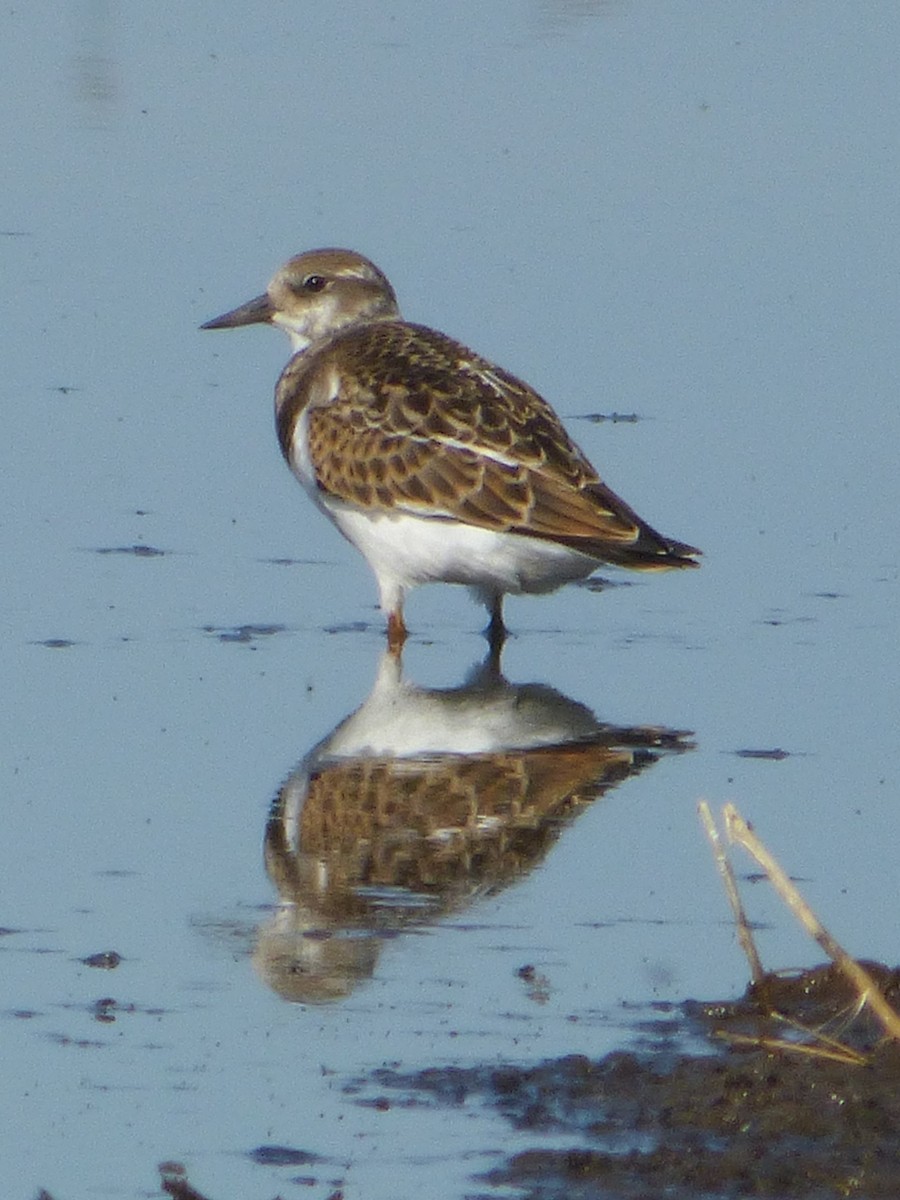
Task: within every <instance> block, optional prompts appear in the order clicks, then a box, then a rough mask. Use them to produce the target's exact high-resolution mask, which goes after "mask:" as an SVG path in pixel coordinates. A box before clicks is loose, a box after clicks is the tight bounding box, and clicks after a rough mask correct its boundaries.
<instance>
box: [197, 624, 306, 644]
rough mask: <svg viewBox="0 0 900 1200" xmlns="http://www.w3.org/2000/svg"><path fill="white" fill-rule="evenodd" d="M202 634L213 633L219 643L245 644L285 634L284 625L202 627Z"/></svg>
mask: <svg viewBox="0 0 900 1200" xmlns="http://www.w3.org/2000/svg"><path fill="white" fill-rule="evenodd" d="M202 629H203V632H204V633H213V634H215V635H216V637H217V638H218V639H219V641H220V642H240V643H242V644H246V643H248V642H254V641H256V639H257V638H264V637H273V636H274V635H275V634H276V633H286V632H287V626H286V625H234V626H232V627H231V628H230V629H228V628H222V627H221V626H218V625H204V626H202Z"/></svg>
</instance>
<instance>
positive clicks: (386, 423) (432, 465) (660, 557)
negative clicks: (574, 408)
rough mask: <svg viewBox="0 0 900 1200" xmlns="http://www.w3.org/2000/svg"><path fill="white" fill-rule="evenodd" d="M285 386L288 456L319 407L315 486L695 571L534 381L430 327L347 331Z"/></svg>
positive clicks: (354, 499)
mask: <svg viewBox="0 0 900 1200" xmlns="http://www.w3.org/2000/svg"><path fill="white" fill-rule="evenodd" d="M304 358H305V356H304V355H298V356H297V357H296V358H295V359H294V360H292V362H291V363H289V364H288V367H287V368H286V369H285V372H284V374H283V375H282V378H281V380H280V381H279V385H278V387H279V390H278V400H279V435H280V438H281V442H282V447H283V449H284V450H285V453H286V454H287V453H288V450H289V446H290V441H291V438H292V436H293V428H294V423H295V421H296V418H297V416H298V414H299V412H300V410H301V409H302V408H304V407H306V406H308V426H307V431H308V454H309V459H310V463H311V467H312V470H313V473H314V475H315V479H316V482H317V485H318V487H319V488H320V489H321V490H322V491H323V492H324V493H325V494H327V495H329V496H331V497H334V498H336V499H339V500H343V501H346V502H348V503H350V504H353V505H355V506H357V507H360V508H364V509H370V510H371V509H382V510H384V509H388V510H395V511H402V512H406V513H414V514H417V515H419V516H430V517H436V518H445V519H451V520H456V521H461V522H464V523H466V524H469V525H475V526H479V527H481V528H484V529H490V530H496V531H500V532H508V533H518V534H525V535H528V536H531V537H536V538H541V539H545V540H548V541H554V542H558V543H560V544H562V545H565V546H568V547H571V548H574V549H577V550H580V551H582V552H583V553H585V554H587V555H590V556H592V557H595V558H601V559H605V560H608V561H611V562H621V563H623V564H625V565H628V566H631V567H637V568H644V569H654V568H659V569H662V568H666V567H680V566H694V565H695V564H694V562H693V561H692V559H691V558H690V557H686V556H690V555H692V554H695V553H697V552H696V551H695V550H693V549H692V547H690V546H686V545H684V544H682V543H680V542H675V541H671V540H670V539H667V538H665V537H663V536H662V535H661V534H659V533H657V532H656V531H655V530H654V529H652V528H651V527H650V526H649V525H647V524H646V522H644V521H642V520H641V518H640V517H639V516H638V515H637V514H636V513H635V512H634V510H633V509H631V508H630V507H629V506H628V505H627V504H625V502H624V501H623V500H621V499H620V498H619V497H618V496H617V495H616V494H615V493H614V492H613V491H612V490H611V489H610V488H608V487H607V486H606V485H605V484H604V483H603V482H602V481H601V480H600V478H599V477H598V475H597V473H596V471H594V469H593V467H592V466H591V464H590V463H589V462H588V460H587V459H586V458H585V456H584V455H583V454H582V452H581V451H580V450H579V449H578V447H577V446H576V445H575V444H574V442H572V440H571V438H570V437H569V436H568V434H567V433H566V431H565V429H564V428H563V426H562V424H561V422H560V420H559V418H558V417H557V416H556V414H555V413H554V412H553V410H552V409H551V408H550V406H549V405H548V404H547V403H546V402H545V401H544V400H543V399H542V398H541V397H540V396H539V395H538V394H537V393H536V392H535V391H534V390H533V389H532V388H530V387H528V385H527V384H525V383H523V382H522V381H521V380H519V379H516V378H515V377H514V376H512V375H509V374H507V373H506V372H505V371H502V370H500V369H499V368H498V367H495V366H493V365H492V364H491V363H489V362H488V361H487V360H486V359H483V358H480V357H479V356H478V355H476V354H473V353H472V352H471V351H470V350H468V349H466V347H465V346H462V345H461V344H460V343H459V342H456V341H454V340H453V339H452V338H448V337H446V336H445V335H444V334H441V333H437V332H435V331H434V330H431V329H426V328H425V327H423V326H418V325H410V324H407V323H404V322H383V323H376V324H372V325H368V326H365V327H363V328H361V329H355V330H351V331H349V332H347V333H345V334H343V335H338V336H337V337H336V338H335V339H334V340H333V341H332V342H331V343H329V344H328V346H326V347H323V348H322V349H321V350H320V351H318V352H315V353H314V354H313V355H312V358H311V359H309V360H308V361H304Z"/></svg>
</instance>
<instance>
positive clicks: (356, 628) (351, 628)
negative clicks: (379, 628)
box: [322, 621, 372, 634]
mask: <svg viewBox="0 0 900 1200" xmlns="http://www.w3.org/2000/svg"><path fill="white" fill-rule="evenodd" d="M371 628H372V626H371V625H370V624H369V623H368V621H348V622H347V623H346V624H344V625H326V626H325V628H324V629H323V630H322V632H323V633H329V634H335V633H368V632H369V631H370V630H371Z"/></svg>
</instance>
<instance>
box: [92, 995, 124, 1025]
mask: <svg viewBox="0 0 900 1200" xmlns="http://www.w3.org/2000/svg"><path fill="white" fill-rule="evenodd" d="M92 1012H93V1014H94V1020H95V1021H101V1022H103V1024H105V1025H112V1024H113V1022H114V1021H115V1019H116V1014H117V1013H118V1012H119V1005H118V1002H117V1001H115V1000H114V999H113V998H112V996H104V997H103V999H102V1000H95V1001H94V1004H93V1006H92Z"/></svg>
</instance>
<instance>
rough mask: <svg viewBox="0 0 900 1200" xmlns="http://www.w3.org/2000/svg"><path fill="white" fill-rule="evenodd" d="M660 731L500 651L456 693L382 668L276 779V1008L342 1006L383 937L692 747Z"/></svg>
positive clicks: (526, 863)
mask: <svg viewBox="0 0 900 1200" xmlns="http://www.w3.org/2000/svg"><path fill="white" fill-rule="evenodd" d="M685 737H686V735H685V734H684V733H683V732H678V731H676V730H671V729H664V728H661V727H658V726H649V725H648V726H633V727H625V728H623V727H619V726H614V725H607V724H603V723H601V722H600V721H598V720H597V719H596V717H595V716H594V714H593V713H592V712H591V711H590V710H589V709H588V708H586V707H585V706H584V705H583V704H579V703H578V702H577V701H575V700H570V699H568V698H567V697H566V696H563V695H562V694H561V693H559V692H557V691H556V690H554V689H553V688H551V687H547V686H545V685H543V684H512V683H509V682H508V681H507V680H506V679H505V678H504V677H503V675H502V674H501V672H500V670H499V665H498V662H497V655H496V653H491V654H489V655H488V658H487V659H486V661H485V662H484V663H483V664H481V665H480V666H478V667H476V668H475V669H474V670H473V672H472V673H471V675H470V677H469V678H468V679H467V680H466V682H465V684H464V685H463V686H461V687H457V688H450V689H429V688H422V687H418V686H416V685H415V684H414V683H412V682H410V681H409V680H407V679H406V678H405V677H404V674H403V668H402V661H401V658H400V657H399V656H398V655H396V654H392V653H390V652H388V653H385V655H384V656H383V658H382V659H381V662H380V665H379V669H378V673H377V676H376V679H375V685H374V687H373V688H372V692H371V694H370V695H369V697H368V699H367V700H366V701H365V702H364V703H363V704H362V705H361V707H360V708H358V709H357V710H356V712H354V713H352V714H351V715H350V716H349V717H347V718H346V719H345V720H344V721H342V722H341V724H340V725H338V727H337V728H336V729H335V730H334V731H333V732H332V733H331V734H329V735H328V736H327V737H326V738H324V739H323V740H322V741H321V742H319V744H318V745H317V746H315V747H314V748H313V749H312V750H311V751H310V752H309V753H308V754H307V755H306V756H305V757H304V758H303V760H302V761H301V762H300V763H299V764H298V766H297V767H296V768H295V770H294V771H293V772H292V773H291V774H290V776H289V777H288V778H287V779H286V780H285V782H284V784H283V785H282V787H281V789H280V790H279V792H278V795H277V796H276V798H275V801H274V803H273V805H272V810H271V813H270V816H269V820H268V824H267V828H266V837H265V860H266V869H267V871H268V873H269V876H270V878H271V880H272V882H273V884H274V885H275V888H276V890H277V892H278V897H279V903H278V906H277V907H276V910H275V912H274V914H273V916H272V918H271V920H270V921H269V922H268V924H267V925H265V926H264V927H263V928H262V929H261V930H260V931H259V936H258V938H257V944H256V949H255V952H254V962H255V964H256V966H257V969H258V970H259V972H260V974H261V975H262V977H263V978H264V979H265V980H266V982H267V983H268V984H269V985H270V986H271V987H272V988H273V989H274V990H275V991H276V992H278V993H279V994H280V995H281V996H283V997H284V998H285V999H286V1000H291V1001H295V1002H298V1003H307V1004H312V1003H327V1002H329V1001H334V1000H339V999H341V998H342V997H344V996H347V995H348V994H349V993H350V992H352V991H353V990H354V989H355V988H356V987H357V986H358V985H359V984H360V983H361V982H363V981H364V980H366V979H368V978H369V977H371V976H372V974H373V973H374V970H375V966H376V963H377V960H378V956H379V953H380V950H381V945H382V942H383V941H384V939H385V938H388V937H392V936H395V935H396V934H397V933H398V932H399V931H401V930H403V929H404V928H410V927H413V926H421V925H422V924H427V923H429V922H432V921H435V920H436V919H438V918H440V917H443V916H445V915H447V914H448V913H451V912H459V911H460V910H461V909H463V908H465V907H466V906H467V905H468V904H470V903H472V902H473V901H474V900H475V899H477V897H479V896H481V895H484V894H486V893H495V892H497V891H499V890H500V889H502V888H504V887H506V886H507V885H508V884H510V883H513V882H514V881H515V880H517V879H520V878H521V877H522V876H523V875H525V874H527V873H528V872H529V871H531V870H532V869H533V868H534V867H535V866H537V864H538V863H540V862H541V860H542V859H543V858H544V856H545V855H546V854H547V852H548V851H549V849H550V848H551V847H552V846H553V844H554V843H555V842H556V840H557V838H558V837H559V835H560V833H561V832H562V830H563V829H564V828H565V827H566V826H567V825H568V824H570V823H571V822H572V821H573V820H574V819H575V818H576V817H577V816H578V815H579V813H581V812H582V811H583V810H584V809H585V808H586V807H587V805H588V804H590V803H591V802H592V801H594V800H596V799H597V798H598V797H599V796H602V795H603V794H604V793H605V792H606V791H608V790H609V789H610V788H612V787H615V786H616V785H618V784H619V783H621V782H622V781H623V780H625V779H628V778H630V777H631V776H632V775H637V774H638V773H639V772H640V771H643V770H645V769H646V768H647V767H649V766H651V765H652V764H653V763H655V762H656V761H657V760H658V759H659V757H660V755H661V754H662V753H672V752H681V751H684V750H687V749H690V748H691V743H690V742H687V741H686V740H685Z"/></svg>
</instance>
